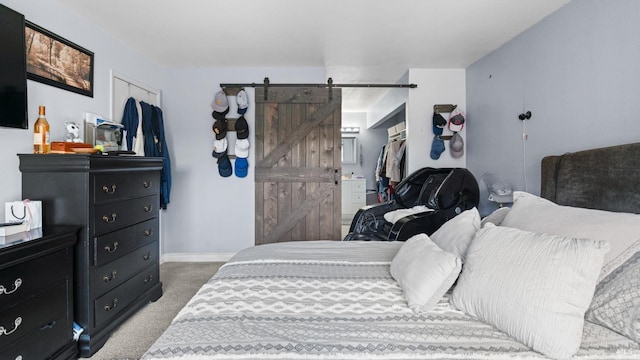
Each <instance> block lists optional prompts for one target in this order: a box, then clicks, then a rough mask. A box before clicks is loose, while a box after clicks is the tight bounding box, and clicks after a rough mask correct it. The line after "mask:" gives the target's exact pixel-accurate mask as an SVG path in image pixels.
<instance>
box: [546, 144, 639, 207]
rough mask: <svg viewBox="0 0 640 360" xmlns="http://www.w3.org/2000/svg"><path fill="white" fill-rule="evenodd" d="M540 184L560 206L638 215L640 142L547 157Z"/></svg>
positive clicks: (550, 198) (547, 196) (549, 197)
mask: <svg viewBox="0 0 640 360" xmlns="http://www.w3.org/2000/svg"><path fill="white" fill-rule="evenodd" d="M541 181H542V185H541V192H540V194H541V196H542V197H544V198H546V199H549V200H551V201H553V202H555V203H558V204H560V205H569V206H577V207H586V208H591V209H601V210H608V211H618V212H632V213H640V143H634V144H626V145H618V146H610V147H606V148H599V149H592V150H584V151H579V152H574V153H567V154H564V155H558V156H547V157H545V158H543V159H542V179H541Z"/></svg>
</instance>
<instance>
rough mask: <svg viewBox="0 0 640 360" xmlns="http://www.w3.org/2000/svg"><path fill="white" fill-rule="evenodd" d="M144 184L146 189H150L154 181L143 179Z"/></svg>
mask: <svg viewBox="0 0 640 360" xmlns="http://www.w3.org/2000/svg"><path fill="white" fill-rule="evenodd" d="M142 186H144V188H145V189H148V188H150V187H151V186H153V181H143V182H142Z"/></svg>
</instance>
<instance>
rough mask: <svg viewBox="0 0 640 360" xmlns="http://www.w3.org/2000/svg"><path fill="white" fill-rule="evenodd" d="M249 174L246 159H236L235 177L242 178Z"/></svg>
mask: <svg viewBox="0 0 640 360" xmlns="http://www.w3.org/2000/svg"><path fill="white" fill-rule="evenodd" d="M248 172H249V162H248V161H247V158H241V157H239V158H236V176H237V177H239V178H243V177H246V176H247V173H248Z"/></svg>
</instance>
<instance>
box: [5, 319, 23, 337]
mask: <svg viewBox="0 0 640 360" xmlns="http://www.w3.org/2000/svg"><path fill="white" fill-rule="evenodd" d="M20 324H22V317H20V316H18V317H17V318H16V319H15V320H14V321H13V330H11V331H7V329H5V328H4V326H0V336H2V335H11V334H13V333H14V332H15V331H16V330H18V326H20Z"/></svg>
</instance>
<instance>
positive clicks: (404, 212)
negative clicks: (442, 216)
mask: <svg viewBox="0 0 640 360" xmlns="http://www.w3.org/2000/svg"><path fill="white" fill-rule="evenodd" d="M427 211H433V209H430V208H428V207H427V206H425V205H417V206H414V207H412V208H409V209H398V210H393V211H389V212H387V213H385V214H384V215H383V216H384V219H385V220H387V221H388V222H390V223H392V224H395V223H396V222H397V221H398V220H400V219H402V218H403V217H407V216H409V215H413V214H417V213H423V212H427Z"/></svg>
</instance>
